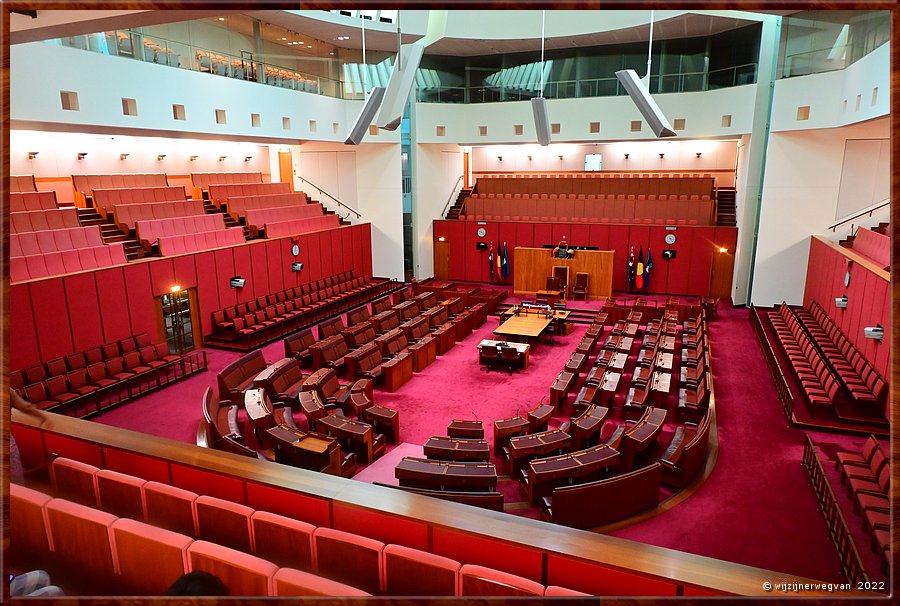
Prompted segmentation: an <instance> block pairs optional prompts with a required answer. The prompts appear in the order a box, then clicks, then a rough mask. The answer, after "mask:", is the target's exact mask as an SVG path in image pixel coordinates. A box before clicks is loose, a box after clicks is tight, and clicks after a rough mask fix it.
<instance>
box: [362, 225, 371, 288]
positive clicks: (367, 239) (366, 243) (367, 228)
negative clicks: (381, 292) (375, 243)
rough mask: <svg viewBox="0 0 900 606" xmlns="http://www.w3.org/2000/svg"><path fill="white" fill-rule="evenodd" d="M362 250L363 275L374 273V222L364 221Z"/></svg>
mask: <svg viewBox="0 0 900 606" xmlns="http://www.w3.org/2000/svg"><path fill="white" fill-rule="evenodd" d="M362 252H363V266H362V271H363V272H364V273H363V275H365V276H371V275H372V224H371V223H363V226H362Z"/></svg>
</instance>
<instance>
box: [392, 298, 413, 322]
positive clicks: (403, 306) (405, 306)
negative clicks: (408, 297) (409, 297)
mask: <svg viewBox="0 0 900 606" xmlns="http://www.w3.org/2000/svg"><path fill="white" fill-rule="evenodd" d="M394 311H396V312H397V313H398V314H400V319H401V320H403V321H406V320H411V319H412V318H415V317H416V316H418V315H419V302H418V301H404V302H403V303H400V304H399V305H394Z"/></svg>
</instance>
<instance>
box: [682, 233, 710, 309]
mask: <svg viewBox="0 0 900 606" xmlns="http://www.w3.org/2000/svg"><path fill="white" fill-rule="evenodd" d="M682 231H684V230H682ZM714 233H715V228H713V227H695V228H694V229H692V230H691V231H690V234H691V236H692V237H691V240H692V243H691V265H690V273H689V274H688V290H687V292H686V293H685V294H688V295H700V296H706V295H708V294H709V280H710V275H711V274H712V263H713V253H714V252H715V250H716V249H715V244H714V242H713V235H714Z"/></svg>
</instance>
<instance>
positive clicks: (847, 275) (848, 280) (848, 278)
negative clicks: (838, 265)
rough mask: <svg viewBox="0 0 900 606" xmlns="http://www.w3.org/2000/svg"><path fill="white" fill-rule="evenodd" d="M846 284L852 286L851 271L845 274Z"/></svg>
mask: <svg viewBox="0 0 900 606" xmlns="http://www.w3.org/2000/svg"><path fill="white" fill-rule="evenodd" d="M844 286H850V272H849V271H848V272H847V273H845V274H844Z"/></svg>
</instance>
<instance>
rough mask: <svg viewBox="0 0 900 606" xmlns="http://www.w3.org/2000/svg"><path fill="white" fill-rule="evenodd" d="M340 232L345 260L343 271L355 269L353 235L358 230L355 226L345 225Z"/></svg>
mask: <svg viewBox="0 0 900 606" xmlns="http://www.w3.org/2000/svg"><path fill="white" fill-rule="evenodd" d="M338 233H340V234H341V249H342V250H343V252H344V262H343V266H342V267H341V271H350V270H352V269H353V236H354V235H355V234H356V230H355V229H354V228H353V227H345V228H343V229H341V230H340V231H339V232H338Z"/></svg>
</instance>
